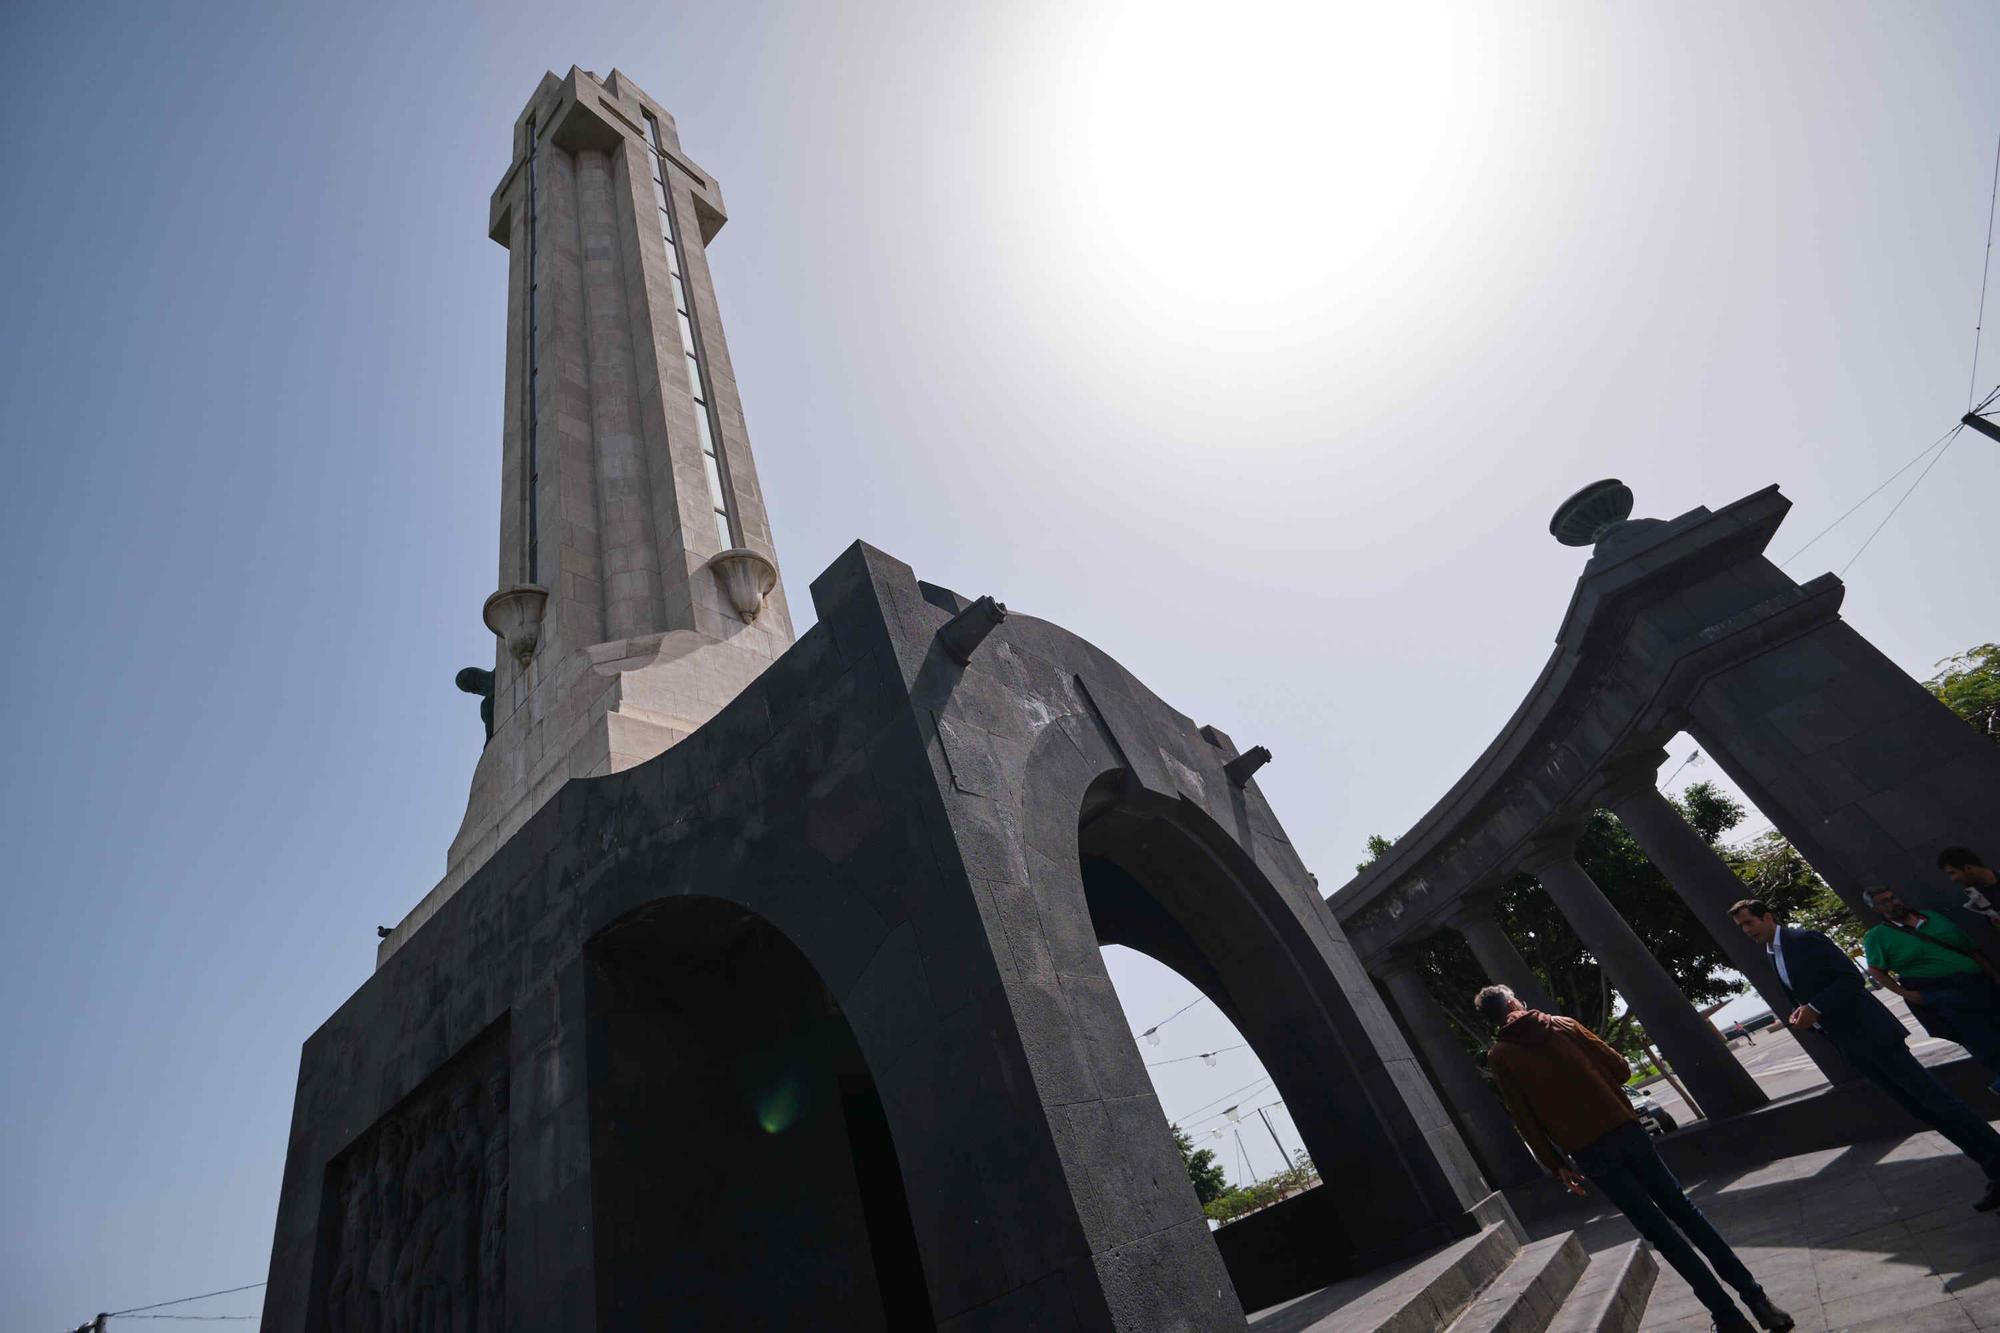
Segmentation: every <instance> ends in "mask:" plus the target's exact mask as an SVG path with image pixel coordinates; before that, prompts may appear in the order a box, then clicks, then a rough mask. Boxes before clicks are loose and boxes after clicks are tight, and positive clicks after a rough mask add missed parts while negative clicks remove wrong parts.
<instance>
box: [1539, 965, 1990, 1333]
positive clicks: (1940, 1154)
mask: <svg viewBox="0 0 2000 1333" xmlns="http://www.w3.org/2000/svg"><path fill="white" fill-rule="evenodd" d="M1881 998H1882V1000H1883V1001H1884V1002H1885V1003H1886V1004H1888V1005H1889V1006H1890V1008H1891V1010H1892V1011H1893V1012H1894V1013H1895V1014H1896V1016H1897V1017H1898V1018H1900V1019H1903V1020H1904V1023H1905V1026H1907V1027H1909V1028H1910V1030H1911V1039H1910V1050H1911V1051H1912V1052H1913V1053H1914V1054H1915V1055H1916V1056H1917V1058H1918V1059H1920V1060H1922V1061H1924V1063H1926V1064H1935V1063H1939V1062H1941V1061H1944V1060H1951V1059H1956V1058H1957V1057H1959V1056H1960V1055H1961V1054H1963V1052H1962V1051H1961V1050H1960V1049H1959V1047H1957V1046H1956V1045H1954V1044H1953V1043H1951V1042H1948V1041H1941V1040H1938V1039H1936V1038H1930V1037H1925V1036H1924V1035H1923V1034H1922V1032H1921V1031H1920V1030H1919V1029H1918V1028H1917V1025H1916V1024H1915V1023H1914V1022H1911V1021H1910V1020H1909V1019H1908V1010H1907V1008H1906V1006H1905V1005H1904V1003H1903V1001H1902V1000H1900V999H1898V998H1897V997H1895V996H1893V995H1886V994H1885V995H1883V996H1882V997H1881ZM1736 1055H1737V1058H1738V1059H1739V1060H1741V1061H1743V1063H1744V1065H1745V1067H1746V1068H1748V1069H1750V1070H1751V1072H1752V1073H1754V1074H1756V1075H1757V1080H1758V1082H1759V1083H1760V1084H1762V1085H1763V1087H1764V1089H1765V1091H1767V1092H1769V1093H1770V1094H1771V1095H1772V1097H1773V1098H1774V1099H1775V1098H1778V1097H1784V1096H1788V1095H1790V1094H1792V1093H1796V1092H1802V1091H1804V1090H1806V1089H1808V1088H1811V1087H1813V1086H1815V1085H1818V1084H1821V1083H1823V1082H1824V1080H1822V1079H1821V1078H1820V1077H1819V1074H1818V1071H1817V1070H1816V1069H1815V1068H1814V1067H1813V1065H1812V1063H1811V1062H1810V1061H1809V1060H1807V1059H1806V1057H1805V1055H1804V1054H1803V1053H1802V1052H1801V1051H1800V1050H1799V1047H1798V1044H1797V1043H1796V1042H1794V1041H1793V1040H1792V1039H1791V1038H1790V1037H1789V1036H1787V1035H1786V1034H1784V1033H1782V1032H1774V1033H1770V1034H1769V1035H1765V1034H1761V1033H1760V1034H1758V1036H1757V1039H1756V1045H1755V1046H1750V1045H1746V1044H1744V1043H1741V1042H1739V1043H1737V1045H1736ZM1650 1091H1652V1092H1653V1094H1654V1095H1655V1096H1656V1097H1657V1098H1658V1099H1659V1101H1660V1102H1661V1104H1662V1105H1663V1106H1665V1107H1666V1108H1667V1109H1668V1111H1669V1112H1670V1113H1671V1114H1673V1115H1674V1116H1675V1117H1676V1118H1677V1119H1679V1120H1681V1122H1682V1123H1684V1124H1685V1123H1688V1118H1689V1117H1688V1113H1687V1108H1686V1104H1685V1103H1683V1102H1681V1101H1680V1099H1679V1098H1678V1097H1677V1096H1675V1095H1674V1094H1673V1093H1672V1092H1671V1090H1670V1089H1669V1088H1667V1086H1666V1085H1665V1084H1655V1085H1654V1086H1653V1087H1652V1089H1650ZM1982 1109H1983V1110H1986V1111H1987V1112H1989V1113H1991V1112H1995V1111H2000V1099H1996V1100H1994V1101H1991V1102H1989V1103H1988V1104H1987V1105H1986V1106H1985V1107H1983V1108H1982ZM1683 1183H1684V1184H1685V1185H1686V1186H1687V1191H1688V1194H1689V1196H1690V1197H1692V1198H1693V1199H1694V1200H1695V1202H1696V1203H1698V1204H1699V1205H1700V1206H1701V1208H1702V1211H1703V1212H1705V1213H1707V1214H1708V1216H1709V1217H1710V1219H1712V1220H1713V1221H1714V1222H1715V1224H1716V1227H1717V1229H1718V1230H1720V1231H1721V1232H1722V1234H1723V1235H1724V1236H1725V1237H1727V1238H1728V1239H1729V1241H1730V1243H1731V1244H1732V1245H1734V1246H1735V1247H1736V1251H1737V1253H1738V1254H1739V1255H1740V1256H1742V1258H1743V1261H1744V1262H1745V1263H1746V1264H1747V1265H1748V1266H1749V1268H1750V1271H1751V1272H1752V1273H1754V1274H1756V1275H1757V1278H1758V1280H1759V1281H1761V1282H1762V1283H1763V1284H1764V1287H1765V1290H1767V1291H1768V1292H1770V1294H1771V1297H1772V1299H1774V1300H1776V1301H1777V1302H1778V1304H1779V1305H1781V1306H1783V1307H1784V1308H1785V1309H1787V1310H1789V1311H1790V1312H1791V1313H1792V1315H1793V1316H1794V1317H1795V1318H1796V1319H1797V1320H1798V1321H1799V1330H1800V1333H1821V1330H1850V1329H1852V1330H1864V1329H1865V1330H1880V1331H1881V1333H1892V1331H1893V1333H1931V1331H1932V1330H1947V1329H2000V1214H1995V1213H1975V1212H1973V1211H1972V1206H1971V1205H1972V1201H1973V1200H1974V1199H1976V1198H1978V1197H1979V1194H1980V1192H1981V1190H1982V1189H1983V1187H1984V1184H1985V1181H1984V1180H1983V1178H1982V1177H1981V1176H1980V1174H1979V1171H1978V1169H1977V1168H1976V1167H1974V1166H1973V1165H1972V1164H1971V1163H1970V1162H1968V1161H1967V1160H1966V1159H1965V1158H1964V1157H1963V1156H1961V1155H1960V1154H1959V1153H1958V1151H1957V1150H1956V1149H1954V1148H1953V1147H1952V1146H1951V1145H1950V1144H1948V1143H1946V1142H1945V1141H1944V1140H1943V1139H1942V1138H1940V1137H1939V1136H1938V1135H1936V1134H1932V1133H1923V1134H1915V1135H1911V1136H1909V1137H1907V1138H1901V1139H1883V1140H1877V1141H1875V1142H1872V1143H1864V1144H1856V1145H1854V1146H1852V1147H1847V1148H1838V1149H1831V1150H1827V1151H1824V1152H1810V1153H1803V1154H1800V1155H1798V1156H1793V1157H1786V1158H1782V1159H1780V1160H1777V1161H1773V1162H1770V1163H1767V1164H1764V1165H1761V1166H1756V1167H1751V1168H1748V1169H1745V1170H1737V1171H1721V1172H1717V1173H1714V1174H1712V1175H1707V1176H1704V1177H1700V1178H1692V1179H1689V1180H1686V1181H1684V1182H1683ZM1538 1188H1546V1189H1549V1190H1553V1189H1555V1188H1556V1187H1555V1186H1554V1185H1553V1184H1549V1185H1546V1186H1541V1187H1538ZM1531 1230H1532V1232H1533V1233H1534V1234H1535V1235H1536V1236H1538V1237H1539V1236H1546V1235H1552V1234H1554V1233H1556V1232H1559V1231H1564V1230H1575V1231H1577V1232H1579V1233H1580V1234H1581V1235H1582V1238H1583V1241H1584V1244H1585V1246H1586V1248H1588V1249H1589V1250H1591V1252H1593V1253H1595V1252H1597V1251H1598V1250H1602V1249H1606V1248H1608V1247H1610V1246H1612V1245H1616V1244H1620V1243H1622V1242H1624V1241H1628V1240H1631V1239H1632V1238H1633V1235H1634V1232H1633V1230H1632V1228H1631V1225H1630V1224H1629V1223H1628V1222H1626V1221H1625V1219H1624V1217H1623V1216H1622V1215H1621V1214H1619V1213H1618V1212H1616V1210H1613V1209H1610V1208H1609V1207H1608V1206H1607V1205H1606V1204H1605V1203H1604V1202H1603V1200H1602V1198H1601V1197H1599V1196H1593V1197H1592V1198H1590V1199H1586V1200H1579V1201H1578V1203H1577V1204H1576V1205H1575V1206H1574V1207H1571V1208H1567V1209H1564V1210H1563V1211H1561V1212H1559V1213H1555V1214H1551V1215H1547V1216H1543V1217H1538V1218H1537V1219H1536V1221H1535V1223H1534V1224H1533V1225H1532V1227H1531ZM1708 1326H1709V1317H1708V1314H1707V1312H1706V1311H1705V1310H1703V1309H1702V1307H1701V1305H1700V1303H1699V1302H1698V1301H1696V1300H1695V1299H1694V1295H1693V1293H1692V1292H1690V1291H1689V1290H1688V1286H1687V1284H1686V1283H1685V1282H1683V1281H1682V1280H1681V1278H1680V1275H1679V1274H1677V1273H1675V1272H1674V1271H1673V1270H1672V1269H1670V1268H1668V1267H1667V1266H1666V1265H1665V1264H1664V1263H1663V1264H1661V1266H1660V1277H1659V1282H1658V1284H1657V1285H1656V1286H1655V1287H1654V1289H1653V1297H1652V1301H1651V1303H1650V1304H1649V1305H1648V1307H1647V1310H1646V1319H1645V1323H1644V1324H1643V1325H1642V1326H1641V1327H1642V1329H1643V1330H1645V1333H1654V1331H1655V1330H1659V1331H1665V1330H1675V1331H1676V1333H1678V1331H1679V1330H1696V1329H1706V1328H1707V1327H1708Z"/></svg>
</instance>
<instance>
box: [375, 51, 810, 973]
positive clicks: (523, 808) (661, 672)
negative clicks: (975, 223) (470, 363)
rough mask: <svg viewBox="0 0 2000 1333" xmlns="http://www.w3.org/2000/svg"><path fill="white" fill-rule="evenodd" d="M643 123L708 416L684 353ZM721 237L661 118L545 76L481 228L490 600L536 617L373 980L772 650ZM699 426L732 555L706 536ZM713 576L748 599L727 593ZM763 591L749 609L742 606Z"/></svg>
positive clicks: (604, 92)
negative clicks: (491, 372) (502, 863)
mask: <svg viewBox="0 0 2000 1333" xmlns="http://www.w3.org/2000/svg"><path fill="white" fill-rule="evenodd" d="M649 115H650V116H651V117H652V119H653V120H654V122H655V123H657V125H658V127H659V135H660V140H661V142H660V148H659V152H658V154H657V157H658V159H659V160H663V161H664V163H665V164H666V165H665V169H664V171H663V179H664V180H665V182H666V192H667V196H668V201H669V204H670V205H671V207H672V209H673V218H672V222H673V230H674V233H675V235H676V236H678V238H679V241H680V259H679V266H680V270H681V282H682V283H683V284H684V286H685V290H686V293H687V296H686V301H687V306H688V313H689V318H690V321H691V324H692V327H693V329H694V333H695V338H696V341H697V344H698V351H699V353H700V355H701V358H702V365H703V368H704V372H705V377H706V379H707V395H708V406H707V407H706V408H705V407H704V406H703V404H702V403H701V402H700V401H699V400H698V399H697V398H696V396H695V394H694V392H693V388H692V386H691V384H690V381H689V375H688V369H687V351H688V349H686V348H684V347H683V346H682V334H681V331H680V320H679V316H678V314H677V313H676V305H675V286H674V276H673V266H674V261H673V258H672V256H671V255H670V254H669V251H668V245H667V242H666V240H665V238H664V234H663V228H662V226H661V219H660V215H659V206H658V204H657V202H656V200H655V196H654V193H653V189H654V187H653V180H652V175H653V163H654V161H655V160H656V152H655V148H654V145H653V144H652V142H650V137H649V135H648V131H647V118H648V116H649ZM531 155H532V157H533V161H532V163H531V162H530V156H531ZM531 191H532V192H533V198H532V199H531V198H530V192H531ZM726 219H727V214H726V212H725V211H724V209H723V206H722V195H721V191H720V190H719V189H718V188H717V186H716V183H715V180H714V178H713V177H711V176H709V175H708V173H707V172H705V171H703V170H702V169H701V168H699V167H697V166H696V165H694V164H693V163H692V162H690V161H688V160H687V158H686V157H685V156H683V155H682V153H681V149H680V140H679V136H678V133H677V131H676V129H675V127H674V121H673V117H671V116H669V115H668V114H667V113H666V111H665V110H664V109H663V108H662V107H660V106H659V105H658V104H657V103H655V102H654V101H653V100H652V99H651V98H649V97H648V96H646V94H645V93H643V92H641V91H640V90H639V89H638V88H636V87H634V86H633V85H632V83H631V81H630V80H629V79H627V78H625V77H624V76H623V75H622V74H620V73H619V72H618V71H616V70H614V71H612V73H611V74H610V75H609V76H608V77H606V78H602V79H600V78H598V77H597V76H596V75H595V74H592V73H590V72H589V71H586V70H581V69H576V68H571V69H570V71H569V73H568V74H567V75H565V76H563V77H561V78H558V77H557V76H556V75H554V74H549V75H546V76H544V78H543V79H542V82H541V85H540V87H538V88H537V89H536V91H535V95H534V96H533V97H532V98H531V99H529V102H528V105H527V106H526V107H525V108H523V110H522V113H521V116H520V118H519V119H518V120H517V121H516V122H515V126H514V149H513V161H512V163H511V164H510V166H509V167H508V170H507V172H506V173H505V175H504V176H503V177H502V179H501V182H500V185H499V187H498V188H497V189H496V190H495V191H494V194H493V200H492V208H491V223H490V228H489V231H490V234H491V236H492V238H493V239H494V240H495V241H498V242H499V243H500V244H501V245H504V246H505V247H507V250H508V252H509V265H508V313H507V339H506V358H507V360H506V366H507V370H506V405H505V411H504V413H503V423H504V424H503V427H502V431H501V465H502V482H501V507H500V516H499V517H500V522H499V533H500V561H499V588H500V590H501V591H502V592H506V591H507V590H509V589H516V588H525V589H529V590H541V591H545V592H546V599H545V601H542V602H541V603H540V606H541V612H540V622H539V635H538V637H537V639H536V641H535V642H534V643H532V644H531V645H525V646H526V647H527V648H528V651H526V652H525V654H523V655H520V656H517V655H516V652H514V651H510V646H509V644H508V642H506V641H502V640H496V646H495V656H494V704H493V736H492V739H491V740H490V741H489V742H488V744H487V746H486V750H485V752H484V753H483V754H482V755H481V756H480V759H479V763H478V765H477V767H476V768H475V769H474V771H473V776H472V787H471V793H470V796H469V798H468V800H467V803H466V811H465V818H464V821H463V823H462V824H461V826H460V828H459V831H458V836H457V837H455V838H454V839H453V840H452V844H451V849H450V852H449V854H448V856H447V861H446V870H445V875H444V878H443V879H441V880H440V881H439V882H438V884H437V886H436V887H435V888H433V889H432V890H431V891H430V893H429V894H428V895H427V896H426V897H425V898H424V899H423V901H422V902H420V903H419V904H417V906H416V907H415V908H414V909H413V910H412V911H411V912H410V914H409V915H408V916H407V917H405V918H404V919H403V921H402V922H401V923H400V924H399V925H398V926H397V927H396V928H395V929H394V930H393V931H392V932H391V933H390V934H389V935H388V936H387V937H386V938H385V939H384V940H383V941H382V944H381V947H380V949H379V951H378V955H377V962H378V964H379V963H380V962H381V961H384V960H386V959H387V958H388V957H389V956H390V955H391V954H393V953H394V952H395V951H396V950H397V949H398V948H400V947H401V946H402V944H403V943H404V942H405V941H406V940H407V939H408V938H409V937H410V936H411V934H412V933H413V932H415V931H416V930H417V929H418V928H419V927H421V926H422V925H423V923H424V922H425V921H426V920H428V919H429V918H430V916H431V915H432V914H433V913H434V912H435V911H436V910H437V909H438V908H439V907H440V906H442V905H443V904H444V903H445V902H446V901H447V900H448V899H449V898H450V897H451V896H452V894H453V893H455V892H456V891H457V889H458V888H459V886H460V885H461V884H463V883H464V882H465V880H466V879H467V877H468V876H470V875H471V874H472V873H473V872H474V871H475V870H477V869H478V868H479V867H480V866H481V865H483V864H484V863H485V862H486V860H487V859H488V858H489V857H490V856H491V855H492V854H493V852H494V851H495V850H496V849H498V848H499V847H500V846H501V845H502V844H504V843H505V842H506V840H507V839H508V838H509V837H510V836H511V835H512V834H513V833H514V832H515V831H516V830H518V829H519V828H520V827H521V826H522V825H523V824H525V823H526V822H527V820H528V818H529V817H530V816H531V815H533V814H534V812H535V811H536V810H538V809H540V808H541V807H542V806H543V805H544V804H546V803H547V802H548V801H549V800H550V799H551V798H552V797H553V796H554V795H555V794H556V792H557V791H559V790H560V789H561V788H562V786H563V784H564V783H566V782H569V781H570V780H572V779H575V778H592V777H600V776H603V775H604V774H607V773H616V772H620V771H622V770H624V769H627V768H631V767H633V766H634V765H636V764H640V763H644V762H645V761H646V760H648V759H651V758H653V757H655V756H656V755H658V754H660V753H661V752H662V751H664V750H666V749H667V748H668V747H670V746H672V745H675V744H677V743H678V742H679V741H681V740H682V739H684V738H685V737H686V736H687V735H689V734H690V733H691V732H693V731H694V730H695V729H696V728H698V727H700V726H701V725H702V724H703V723H704V722H706V721H708V720H709V719H710V718H712V717H713V716H715V714H716V713H717V712H719V711H720V710H721V709H722V708H723V706H724V705H726V704H727V703H728V702H729V701H730V700H732V699H734V698H735V697H736V696H737V695H738V694H739V693H741V692H742V690H743V689H744V688H745V687H746V686H747V685H749V684H750V682H752V681H754V680H755V679H756V678H757V677H758V676H759V675H760V674H761V673H762V672H763V670H764V668H765V667H766V666H768V665H769V664H770V663H771V661H772V660H773V659H774V658H776V657H777V656H779V655H781V654H782V653H783V652H784V651H785V649H786V648H787V647H789V646H790V645H791V643H792V627H791V615H790V612H789V610H788V607H787V603H786V598H785V590H784V584H783V582H782V580H781V579H780V578H779V577H778V573H777V569H778V566H777V552H776V549H775V548H774V546H773V545H772V541H771V536H770V524H769V520H768V519H767V517H766V515H765V511H764V500H763V491H762V489H761V487H760V486H759V485H758V482H757V471H756V464H755V461H754V459H753V458H752V456H751V451H750V441H749V437H748V434H747V433H746V431H745V429H744V424H743V409H742V404H741V402H740V401H739V400H738V398H737V392H736V377H735V374H734V371H733V368H732V366H731V364H730V360H729V352H728V344H727V341H726V339H725V337H724V334H723V329H722V320H721V315H720V313H719V307H718V305H717V302H716V296H715V289H714V285H713V282H712V280H711V278H710V274H709V269H708V261H707V256H706V253H705V247H706V245H707V243H708V242H709V241H710V240H712V239H713V238H714V236H715V234H716V232H717V231H718V230H720V228H721V226H722V224H723V222H724V221H725V220H726ZM531 225H532V226H533V228H534V234H533V236H532V237H531V236H530V233H529V228H530V226H531ZM531 242H532V255H533V271H532V273H531V271H530V262H531V261H530V255H531ZM531 287H532V290H531ZM531 303H532V308H531ZM531 380H532V382H533V385H534V388H533V391H532V393H531V391H530V383H531ZM531 404H532V415H533V419H532V420H531V419H530V415H531ZM703 415H706V416H707V417H708V420H709V422H710V425H711V429H712V430H713V432H714V435H715V441H716V452H717V455H718V457H719V459H720V467H721V471H722V475H723V478H724V487H725V490H726V492H727V494H726V497H725V498H726V502H727V505H728V509H729V522H730V525H731V527H732V532H733V542H732V544H730V545H729V546H725V545H724V544H723V543H722V542H720V541H719V540H718V533H717V530H716V527H717V519H716V515H715V509H716V503H715V501H714V499H713V498H712V496H711V492H710V486H709V478H708V470H707V468H708V464H707V463H706V461H705V460H704V458H703V451H702V444H701V440H702V421H701V417H702V416H703ZM531 486H532V489H533V492H534V494H533V496H532V499H531V497H530V495H529V491H530V488H531ZM726 562H735V564H734V565H733V566H732V568H739V569H740V568H741V567H742V565H743V564H744V563H745V562H748V564H749V565H750V566H751V567H753V568H762V569H764V570H765V571H766V573H767V575H768V579H767V580H760V579H758V578H756V577H752V578H750V579H747V580H746V579H743V578H738V579H736V580H735V581H734V582H725V581H724V580H723V579H722V578H721V577H720V569H719V566H720V565H722V564H724V563H726ZM763 581H768V582H769V583H770V591H769V592H768V594H766V595H765V596H764V598H763V600H762V602H761V604H757V603H756V602H755V600H754V590H755V588H756V587H757V586H760V584H761V582H763ZM746 587H748V588H750V589H751V590H752V591H751V593H750V594H748V595H749V596H750V597H751V600H750V601H749V602H747V603H746V602H745V601H744V598H745V597H746V594H745V593H744V592H743V591H742V589H744V588H746ZM523 595H524V596H527V597H529V598H531V599H533V598H535V597H537V596H539V594H538V593H537V592H534V591H530V592H529V593H526V594H523ZM498 632H499V631H498V629H497V628H496V635H497V634H498ZM517 646H521V645H517Z"/></svg>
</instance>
